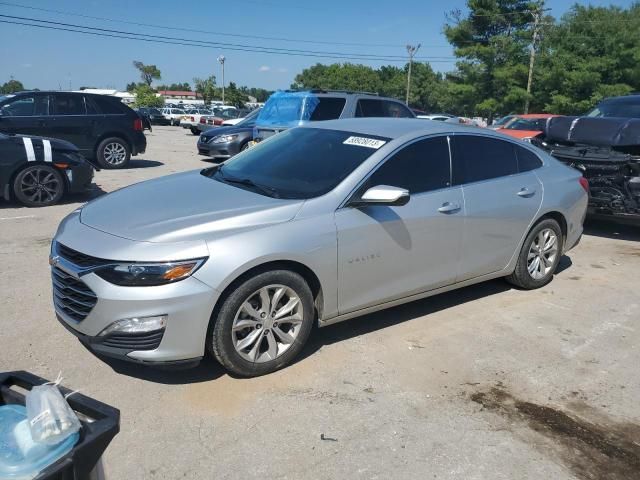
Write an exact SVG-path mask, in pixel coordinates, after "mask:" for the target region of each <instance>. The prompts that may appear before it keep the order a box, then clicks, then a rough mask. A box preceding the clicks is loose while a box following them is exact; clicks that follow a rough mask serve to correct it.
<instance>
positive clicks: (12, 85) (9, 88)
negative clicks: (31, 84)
mask: <svg viewBox="0 0 640 480" xmlns="http://www.w3.org/2000/svg"><path fill="white" fill-rule="evenodd" d="M23 90H24V85H22V82H19V81H18V80H14V79H13V78H11V80H9V81H8V82H5V83H3V84H2V85H1V86H0V93H16V92H21V91H23Z"/></svg>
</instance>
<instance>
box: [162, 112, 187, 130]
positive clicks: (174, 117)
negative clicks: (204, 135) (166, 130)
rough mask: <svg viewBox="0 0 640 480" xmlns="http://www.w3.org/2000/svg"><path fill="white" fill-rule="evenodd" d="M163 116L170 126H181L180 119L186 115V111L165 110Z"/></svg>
mask: <svg viewBox="0 0 640 480" xmlns="http://www.w3.org/2000/svg"><path fill="white" fill-rule="evenodd" d="M162 115H163V116H164V118H165V119H166V120H168V121H169V125H172V126H176V125H180V119H181V118H182V116H183V115H184V110H182V109H180V108H163V109H162Z"/></svg>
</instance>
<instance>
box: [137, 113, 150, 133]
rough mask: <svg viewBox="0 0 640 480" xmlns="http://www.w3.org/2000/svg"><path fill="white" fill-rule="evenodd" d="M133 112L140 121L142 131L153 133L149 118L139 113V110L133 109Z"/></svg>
mask: <svg viewBox="0 0 640 480" xmlns="http://www.w3.org/2000/svg"><path fill="white" fill-rule="evenodd" d="M133 111H134V112H136V113H137V114H138V116H139V117H140V119H141V120H142V129H143V130H149V131H150V132H151V131H153V129H152V128H151V120H149V117H148V116H147V115H146V114H145V113H144V112H142V111H140V109H139V108H134V109H133Z"/></svg>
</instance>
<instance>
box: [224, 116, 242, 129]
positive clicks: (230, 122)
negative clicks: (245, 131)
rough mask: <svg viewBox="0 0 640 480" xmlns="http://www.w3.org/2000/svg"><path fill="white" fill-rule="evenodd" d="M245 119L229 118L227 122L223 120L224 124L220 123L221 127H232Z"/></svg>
mask: <svg viewBox="0 0 640 480" xmlns="http://www.w3.org/2000/svg"><path fill="white" fill-rule="evenodd" d="M245 118H246V117H238V118H230V119H229V120H225V121H224V122H222V126H223V127H231V126H233V125H237V124H238V123H240V122H241V121H242V120H244V119H245Z"/></svg>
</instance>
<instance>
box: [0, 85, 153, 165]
mask: <svg viewBox="0 0 640 480" xmlns="http://www.w3.org/2000/svg"><path fill="white" fill-rule="evenodd" d="M0 132H4V133H14V134H22V135H38V136H43V137H53V138H59V139H61V140H66V141H68V142H71V143H73V144H74V145H75V146H77V147H78V149H79V150H80V153H82V155H83V156H84V157H85V158H87V159H88V160H90V161H94V162H95V161H97V162H98V164H99V165H100V166H101V167H104V168H123V167H125V166H126V165H127V164H128V163H129V159H130V158H131V155H138V154H139V153H144V151H145V149H146V147H147V140H146V138H145V136H144V133H143V125H142V119H141V118H140V116H139V115H138V114H137V113H136V112H134V111H133V110H131V109H130V108H129V107H127V106H126V105H125V104H123V103H122V102H121V101H120V99H119V98H117V97H111V96H108V95H92V94H88V93H80V92H20V93H16V94H11V95H5V96H0Z"/></svg>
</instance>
